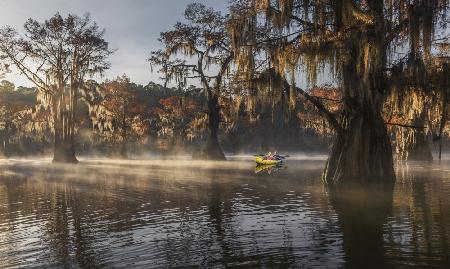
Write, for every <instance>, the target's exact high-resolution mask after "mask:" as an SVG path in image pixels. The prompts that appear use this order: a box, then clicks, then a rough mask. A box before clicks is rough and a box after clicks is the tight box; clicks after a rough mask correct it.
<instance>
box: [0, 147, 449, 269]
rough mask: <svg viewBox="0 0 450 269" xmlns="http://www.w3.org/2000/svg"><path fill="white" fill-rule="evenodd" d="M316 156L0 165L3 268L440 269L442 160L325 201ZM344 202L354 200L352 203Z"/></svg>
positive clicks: (401, 168) (445, 218)
mask: <svg viewBox="0 0 450 269" xmlns="http://www.w3.org/2000/svg"><path fill="white" fill-rule="evenodd" d="M324 164H325V158H324V156H320V155H313V156H310V155H300V154H299V155H295V156H292V157H291V158H289V160H288V161H287V162H286V164H285V167H284V169H280V170H277V171H273V172H272V173H271V174H269V173H267V171H266V170H263V171H261V172H258V173H257V174H256V173H255V172H256V170H255V165H254V163H253V161H252V158H251V156H233V157H230V158H229V161H226V162H205V161H190V160H188V159H183V158H180V159H177V160H157V159H150V160H145V159H137V160H121V159H116V160H109V159H92V158H80V164H78V165H59V164H52V163H51V158H49V159H12V160H1V161H0V267H1V268H16V267H31V266H36V267H43V268H61V267H83V268H92V267H94V268H102V267H105V268H109V267H114V268H130V267H132V266H134V267H141V268H167V267H179V266H198V267H203V268H206V267H213V268H225V267H244V268H248V267H257V268H260V267H263V268H273V267H275V268H286V267H291V268H299V267H300V268H302V267H305V268H340V267H354V268H356V267H358V265H361V264H362V263H363V262H364V261H363V260H361V259H370V263H367V261H366V263H367V266H366V268H369V267H373V268H380V266H383V267H394V268H403V267H424V266H425V265H426V266H427V267H429V266H435V267H446V266H448V265H449V257H450V248H449V245H448V244H449V243H448V238H450V228H449V227H450V211H449V208H450V173H449V172H450V162H449V161H442V162H433V163H419V162H416V163H408V164H406V163H401V164H398V165H397V183H396V185H395V187H394V189H393V190H392V191H391V192H389V191H387V192H385V191H383V192H379V193H378V192H376V191H375V190H374V191H369V192H367V191H361V190H359V189H350V190H347V191H346V192H343V193H331V192H330V191H329V189H327V188H326V187H325V186H324V185H323V183H322V181H321V173H322V169H323V166H324ZM350 194H351V195H350Z"/></svg>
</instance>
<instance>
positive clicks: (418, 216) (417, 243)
mask: <svg viewBox="0 0 450 269" xmlns="http://www.w3.org/2000/svg"><path fill="white" fill-rule="evenodd" d="M420 169H421V170H417V169H416V168H414V167H413V168H411V169H408V167H403V169H402V170H401V172H402V174H401V175H402V178H401V184H399V185H398V188H397V192H396V200H395V202H394V209H395V211H396V212H395V213H396V215H398V216H397V217H398V218H400V221H401V224H403V225H402V226H400V227H402V228H401V230H400V231H398V230H396V228H397V229H399V225H398V223H396V222H393V223H390V225H389V227H388V230H387V232H388V233H389V237H388V238H389V241H388V242H387V243H388V244H390V245H394V247H395V248H396V249H395V251H394V252H393V253H392V255H396V256H397V257H398V256H400V257H401V256H408V255H410V256H412V257H414V260H415V262H416V263H423V264H427V265H430V266H431V265H433V266H438V267H445V266H448V264H449V263H450V250H449V244H448V240H449V237H450V229H449V228H448V227H450V214H449V213H448V212H449V211H448V208H449V206H450V199H449V196H448V187H447V185H446V181H445V179H444V180H442V179H440V178H439V177H440V176H439V174H436V171H433V170H431V169H423V167H421V168H420ZM443 176H444V177H445V178H446V177H447V176H448V175H447V174H446V172H444V174H443ZM399 234H400V235H403V234H410V236H403V237H402V236H400V235H399Z"/></svg>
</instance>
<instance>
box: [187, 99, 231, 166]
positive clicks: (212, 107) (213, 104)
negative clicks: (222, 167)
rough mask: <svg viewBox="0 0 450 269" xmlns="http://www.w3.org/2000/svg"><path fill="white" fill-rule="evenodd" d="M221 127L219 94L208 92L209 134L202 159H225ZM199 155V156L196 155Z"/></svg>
mask: <svg viewBox="0 0 450 269" xmlns="http://www.w3.org/2000/svg"><path fill="white" fill-rule="evenodd" d="M219 127H220V104H219V96H218V95H217V94H215V93H212V92H210V93H208V128H209V136H208V139H207V140H206V143H205V145H204V146H203V148H202V150H201V153H200V156H198V157H199V158H200V159H208V160H225V154H224V153H223V150H222V147H221V146H220V142H219ZM194 157H197V156H194Z"/></svg>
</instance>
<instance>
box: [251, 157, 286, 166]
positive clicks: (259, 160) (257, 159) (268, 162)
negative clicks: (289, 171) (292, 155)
mask: <svg viewBox="0 0 450 269" xmlns="http://www.w3.org/2000/svg"><path fill="white" fill-rule="evenodd" d="M255 162H256V163H257V164H262V165H274V164H279V163H281V162H282V160H264V158H263V157H262V156H255Z"/></svg>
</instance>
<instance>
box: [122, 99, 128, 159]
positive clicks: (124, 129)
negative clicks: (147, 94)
mask: <svg viewBox="0 0 450 269" xmlns="http://www.w3.org/2000/svg"><path fill="white" fill-rule="evenodd" d="M126 111H127V109H126V105H124V107H123V117H122V145H121V148H120V155H121V156H122V157H123V158H128V152H127V118H126Z"/></svg>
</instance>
